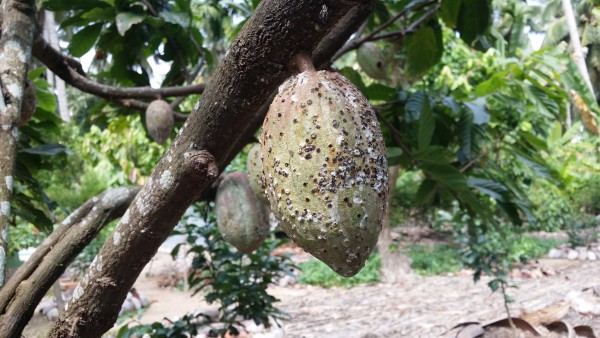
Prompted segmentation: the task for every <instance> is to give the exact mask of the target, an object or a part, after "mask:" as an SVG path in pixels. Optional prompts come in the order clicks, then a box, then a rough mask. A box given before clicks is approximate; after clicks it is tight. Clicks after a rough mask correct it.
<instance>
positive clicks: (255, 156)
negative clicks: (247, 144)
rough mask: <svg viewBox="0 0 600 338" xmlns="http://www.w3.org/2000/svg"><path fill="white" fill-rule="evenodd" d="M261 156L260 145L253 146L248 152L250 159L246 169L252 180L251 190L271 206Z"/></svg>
mask: <svg viewBox="0 0 600 338" xmlns="http://www.w3.org/2000/svg"><path fill="white" fill-rule="evenodd" d="M260 156H261V151H260V144H259V143H257V144H255V145H254V146H252V148H250V151H249V152H248V159H247V162H246V167H247V168H248V179H249V180H250V188H252V191H254V193H255V194H256V197H258V199H259V200H260V201H261V202H263V203H265V204H269V200H268V199H267V195H266V194H265V189H264V185H263V181H262V176H263V168H262V159H261V158H260Z"/></svg>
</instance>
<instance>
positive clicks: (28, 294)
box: [0, 187, 140, 337]
mask: <svg viewBox="0 0 600 338" xmlns="http://www.w3.org/2000/svg"><path fill="white" fill-rule="evenodd" d="M139 190H140V188H139V187H126V188H125V187H122V188H115V189H109V190H107V191H105V192H103V193H102V194H100V195H98V196H96V197H93V198H91V199H90V200H88V201H87V202H85V203H84V204H83V205H82V206H81V207H79V208H78V209H77V210H75V211H74V212H73V213H71V214H70V215H69V217H67V218H66V219H65V220H64V221H63V223H61V225H60V226H59V227H58V228H57V229H56V230H54V231H53V232H52V233H51V234H50V236H48V238H47V239H46V240H45V241H44V243H42V245H40V246H39V247H38V248H37V249H36V251H35V252H34V253H33V255H32V256H31V257H30V258H29V260H27V262H25V263H24V264H23V265H21V267H19V269H18V270H17V272H16V273H15V275H14V276H13V277H12V278H11V279H10V280H8V283H7V284H6V285H5V286H4V287H3V288H2V289H1V290H0V314H1V315H0V337H20V336H21V332H22V331H23V328H24V327H25V325H26V324H27V322H29V320H30V319H31V316H32V315H33V312H34V310H35V306H31V304H38V303H39V302H40V301H41V299H42V298H43V297H44V295H45V294H46V292H47V291H48V289H50V287H51V286H52V284H53V283H54V282H55V281H56V280H57V279H58V278H59V277H60V276H61V275H62V274H63V272H64V271H65V269H66V268H67V266H68V265H69V264H70V263H71V262H72V261H73V259H75V257H77V255H78V254H79V253H80V252H81V251H82V250H83V249H84V248H85V247H86V246H87V245H88V244H89V243H90V242H91V241H92V240H93V239H94V238H95V237H96V235H97V234H98V232H99V231H100V230H101V229H102V228H103V227H104V226H105V225H106V224H108V223H109V222H111V221H112V220H114V219H116V218H118V217H121V216H122V215H123V213H125V210H126V209H127V208H128V207H129V204H131V201H132V200H133V198H134V197H135V195H136V194H137V193H138V192H139Z"/></svg>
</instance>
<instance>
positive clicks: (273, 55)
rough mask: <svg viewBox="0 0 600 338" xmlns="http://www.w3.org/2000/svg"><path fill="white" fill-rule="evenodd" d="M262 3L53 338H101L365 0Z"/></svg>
mask: <svg viewBox="0 0 600 338" xmlns="http://www.w3.org/2000/svg"><path fill="white" fill-rule="evenodd" d="M323 6H324V5H323V2H322V1H321V0H306V1H296V0H264V1H262V2H261V3H260V5H259V6H258V8H257V9H256V12H255V13H254V15H253V16H252V17H251V18H250V19H249V20H248V22H247V23H246V25H245V26H244V28H243V29H242V31H241V32H240V33H239V35H238V38H237V39H236V41H235V42H234V43H233V45H232V47H231V49H230V50H229V52H228V53H227V55H226V57H225V58H224V60H223V61H222V62H221V64H220V65H219V67H218V69H217V70H216V72H215V73H214V75H213V78H212V79H211V83H210V85H209V86H208V87H207V88H206V90H205V92H204V93H203V98H202V100H201V102H200V106H199V108H198V110H197V111H194V112H193V113H192V114H191V116H190V117H189V118H188V121H187V122H186V124H185V125H184V127H183V128H182V129H181V133H180V134H179V135H178V137H177V138H176V139H175V141H174V142H173V144H172V145H171V147H170V148H169V150H168V151H167V152H166V153H165V155H164V156H163V158H162V159H161V160H160V162H159V163H158V165H157V166H156V168H155V169H154V172H153V173H152V176H151V177H150V178H149V180H148V183H147V184H146V185H145V186H144V187H143V188H142V191H141V192H140V193H139V194H138V195H137V196H136V198H135V200H134V201H133V203H132V205H131V207H130V208H129V209H128V210H127V212H126V213H125V215H124V216H123V218H121V221H120V222H119V225H118V226H117V228H116V230H115V233H114V234H113V239H115V238H117V237H118V238H119V240H118V241H117V240H112V241H107V243H105V244H104V246H103V247H102V249H101V251H100V253H99V254H98V256H97V258H96V260H97V262H101V264H100V266H99V264H98V263H97V264H96V265H94V266H93V267H92V268H91V269H90V271H88V272H87V273H86V275H85V277H84V279H83V281H82V282H81V283H80V285H79V286H78V288H77V290H78V292H76V294H75V295H74V296H73V298H71V301H70V302H69V305H68V309H67V310H66V311H65V312H64V313H63V314H62V315H61V317H60V318H59V320H58V321H57V322H56V324H55V326H54V327H53V329H52V331H51V332H50V334H49V337H91V338H93V337H100V336H101V335H102V334H103V333H104V332H106V331H107V330H108V329H110V328H111V327H112V325H113V323H114V321H115V320H116V318H117V314H118V311H119V307H120V305H121V303H122V302H123V300H124V299H125V296H126V294H127V290H128V289H130V287H131V286H132V285H133V283H134V282H135V279H136V278H137V276H138V275H139V273H140V272H141V270H142V268H143V267H144V266H145V265H146V263H147V262H148V261H149V260H150V259H151V258H152V256H153V255H154V254H155V252H156V250H157V249H158V247H159V246H160V244H161V243H162V241H164V239H165V238H166V237H167V236H168V234H169V233H170V231H171V229H172V228H173V227H174V226H175V225H176V223H177V221H178V220H179V219H180V218H181V215H182V214H183V212H184V211H185V209H186V208H187V207H188V206H189V205H190V204H191V203H192V201H194V200H195V199H196V198H197V197H198V196H199V195H200V194H201V193H202V192H203V191H204V190H205V189H206V188H207V187H208V186H209V185H210V184H211V182H212V181H213V180H214V179H216V177H217V176H218V171H219V170H222V169H223V168H224V167H225V165H226V164H227V163H228V162H229V161H231V159H232V158H233V157H234V156H235V155H236V154H237V152H238V151H239V150H240V148H241V147H242V145H243V144H244V143H245V142H247V140H248V139H250V138H251V137H252V135H253V134H254V133H255V132H256V129H257V127H258V125H259V124H260V121H261V120H262V118H263V117H264V115H262V112H260V109H261V107H263V106H264V104H265V102H267V100H268V99H269V98H270V97H271V95H272V93H273V92H274V91H275V89H276V88H277V87H278V86H279V85H280V83H281V82H282V81H283V80H285V79H286V78H287V77H289V76H290V75H291V74H292V71H291V70H290V69H289V68H288V63H289V61H290V59H291V58H292V56H294V55H296V54H298V53H299V52H312V51H314V50H315V48H316V47H317V45H318V43H319V42H320V41H321V40H322V38H323V37H324V36H325V35H326V34H329V32H330V31H331V30H332V29H333V28H334V27H335V26H336V24H337V23H338V22H339V21H340V20H341V19H342V18H343V17H344V16H345V15H346V14H347V13H348V12H349V11H350V10H351V9H352V8H353V7H355V6H371V1H365V0H362V1H361V0H330V1H327V5H326V6H325V7H326V8H325V9H326V12H327V13H328V15H327V16H326V17H323V16H322V15H321V13H322V12H323V9H324V8H323Z"/></svg>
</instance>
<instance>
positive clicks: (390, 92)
mask: <svg viewBox="0 0 600 338" xmlns="http://www.w3.org/2000/svg"><path fill="white" fill-rule="evenodd" d="M363 93H364V94H365V96H366V97H367V99H368V100H369V101H390V100H393V99H395V98H396V96H397V94H398V91H397V90H396V89H394V88H392V87H388V86H385V85H382V84H380V83H374V84H372V85H370V86H368V87H367V89H366V91H364V92H363Z"/></svg>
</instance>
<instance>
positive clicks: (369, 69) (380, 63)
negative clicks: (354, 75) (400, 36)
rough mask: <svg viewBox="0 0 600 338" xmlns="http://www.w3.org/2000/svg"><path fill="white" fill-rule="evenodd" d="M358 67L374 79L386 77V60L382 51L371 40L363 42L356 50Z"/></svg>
mask: <svg viewBox="0 0 600 338" xmlns="http://www.w3.org/2000/svg"><path fill="white" fill-rule="evenodd" d="M356 61H358V65H359V66H360V68H361V69H362V70H363V71H364V72H365V73H367V75H369V76H370V77H372V78H374V79H386V78H387V73H386V69H385V68H386V61H385V56H384V55H383V52H382V51H381V49H380V48H379V46H377V44H375V43H373V42H366V43H363V44H362V45H361V46H360V47H359V48H358V51H357V52H356Z"/></svg>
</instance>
